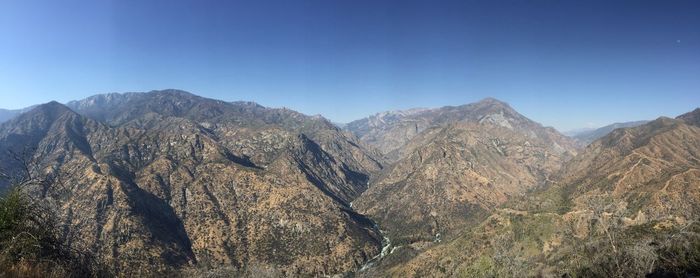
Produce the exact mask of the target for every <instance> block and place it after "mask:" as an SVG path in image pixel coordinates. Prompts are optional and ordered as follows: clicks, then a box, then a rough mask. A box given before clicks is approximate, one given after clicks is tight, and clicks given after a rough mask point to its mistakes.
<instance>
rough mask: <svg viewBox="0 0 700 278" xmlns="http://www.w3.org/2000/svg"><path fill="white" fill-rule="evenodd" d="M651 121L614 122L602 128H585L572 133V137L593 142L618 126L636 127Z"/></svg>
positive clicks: (587, 142) (586, 142)
mask: <svg viewBox="0 0 700 278" xmlns="http://www.w3.org/2000/svg"><path fill="white" fill-rule="evenodd" d="M648 122H649V121H634V122H624V123H614V124H610V125H606V126H604V127H601V128H594V129H590V130H584V131H580V132H576V133H573V134H571V137H572V138H574V139H576V140H578V141H579V142H581V143H583V144H585V145H588V144H590V143H593V141H595V140H597V139H599V138H601V137H603V136H605V135H607V134H608V133H610V132H612V131H613V130H615V129H618V128H626V127H635V126H640V125H643V124H646V123H648Z"/></svg>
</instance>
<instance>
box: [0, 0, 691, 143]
mask: <svg viewBox="0 0 700 278" xmlns="http://www.w3.org/2000/svg"><path fill="white" fill-rule="evenodd" d="M164 88H178V89H184V90H188V91H191V92H193V93H195V94H199V95H203V96H207V97H212V98H218V99H223V100H231V101H233V100H252V101H256V102H259V103H260V104H263V105H266V106H272V107H281V106H285V107H289V108H292V109H295V110H298V111H301V112H304V113H307V114H322V115H324V116H326V117H328V118H330V119H331V120H334V121H338V122H347V121H350V120H354V119H358V118H361V117H364V116H366V115H369V114H373V113H376V112H379V111H384V110H394V109H404V108H411V107H436V106H442V105H459V104H464V103H469V102H473V101H476V100H479V99H481V98H484V97H487V96H492V97H496V98H499V99H501V100H504V101H507V102H509V103H510V104H511V105H512V106H513V107H514V108H516V109H517V110H519V111H520V112H521V113H523V114H524V115H526V116H528V117H530V118H532V119H534V120H536V121H539V122H541V123H543V124H545V125H551V126H554V127H556V128H558V129H561V130H567V129H573V128H579V127H585V126H600V125H604V124H608V123H611V122H615V121H628V120H638V119H652V118H655V117H657V116H659V115H667V116H675V115H677V114H680V113H683V112H686V111H690V110H692V109H693V108H695V107H697V106H700V1H673V0H671V1H666V0H664V1H638V0H633V1H618V0H614V1H607V0H606V1H588V0H587V1H565V0H552V1H526V0H514V1H468V0H463V1H454V2H448V1H378V0H377V1H362V0H360V1H356V0H353V1H333V0H319V1H301V0H293V1H289V0H281V1H260V0H256V1H194V0H193V1H143V0H139V1H125V0H120V1H104V0H90V1H71V0H67V1H54V0H47V1H32V0H21V1H0V107H3V108H19V107H24V106H28V105H31V104H36V103H43V102H47V101H49V100H58V101H62V102H66V101H69V100H73V99H80V98H84V97H87V96H89V95H93V94H97V93H106V92H126V91H148V90H152V89H164Z"/></svg>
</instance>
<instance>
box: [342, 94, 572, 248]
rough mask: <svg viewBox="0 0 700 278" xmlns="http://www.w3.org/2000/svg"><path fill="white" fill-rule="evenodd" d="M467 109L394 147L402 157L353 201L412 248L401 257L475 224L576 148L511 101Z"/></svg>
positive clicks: (538, 180) (546, 175) (397, 242)
mask: <svg viewBox="0 0 700 278" xmlns="http://www.w3.org/2000/svg"><path fill="white" fill-rule="evenodd" d="M461 109H463V110H464V111H460V112H459V114H460V115H461V116H455V113H457V112H455V110H454V109H453V108H449V109H448V110H450V111H451V112H449V113H448V112H445V113H441V115H442V116H440V117H441V120H440V122H441V123H440V124H435V125H433V126H431V127H428V128H425V129H423V130H422V131H421V132H420V133H419V134H417V135H415V136H413V137H412V138H411V139H410V140H408V141H407V142H406V143H404V144H403V146H402V147H401V148H399V149H396V150H394V151H392V152H391V153H390V154H389V155H390V156H393V157H396V158H399V159H398V161H397V162H396V163H394V164H392V165H391V166H390V167H388V168H387V169H386V171H384V172H383V173H382V174H381V175H380V176H378V177H377V178H376V179H375V180H373V182H372V183H371V186H370V188H369V189H368V190H367V191H366V192H365V193H364V194H363V195H362V196H361V197H360V198H358V199H357V200H356V201H355V202H354V203H353V207H354V208H356V209H357V211H358V212H360V213H362V214H365V215H368V216H369V217H371V218H372V219H374V220H375V221H376V222H377V223H378V224H379V226H380V227H381V228H382V230H384V232H385V235H387V236H388V238H389V239H390V240H391V243H392V245H393V246H394V247H396V246H404V247H405V248H400V249H399V250H400V251H399V253H400V254H398V255H395V257H406V256H407V257H410V256H412V254H415V253H416V252H420V251H421V250H423V249H425V248H426V247H427V246H429V245H432V244H434V243H438V242H440V241H445V240H450V239H452V238H454V236H456V235H458V234H459V233H461V232H462V231H463V230H465V229H468V228H470V227H473V226H474V225H476V224H478V223H479V222H481V221H482V220H483V219H485V218H486V217H487V216H488V215H490V214H491V213H492V212H493V211H494V209H495V208H496V207H498V206H499V205H501V204H503V203H504V202H506V201H508V200H509V199H511V198H513V197H516V196H520V195H522V194H524V193H525V192H526V191H528V190H530V189H533V188H535V187H537V186H540V185H542V184H544V183H545V181H547V180H548V179H549V178H550V176H551V175H553V174H554V173H555V172H556V171H557V170H558V169H559V167H560V165H561V164H562V163H563V162H564V161H566V160H568V159H570V158H571V156H572V155H573V153H574V152H575V150H573V148H572V147H571V144H570V143H571V141H569V140H567V139H566V138H565V137H564V136H562V135H560V134H559V133H557V132H556V131H554V130H551V129H547V128H543V127H541V126H540V125H539V124H537V123H534V122H532V121H531V120H529V119H527V118H525V117H524V116H522V115H520V114H518V113H517V112H516V111H514V110H513V109H512V108H510V107H509V106H508V105H507V104H505V103H502V102H499V101H496V100H493V99H487V100H484V101H482V102H479V103H477V104H471V105H466V106H463V107H462V108H461ZM465 115H466V116H465ZM459 119H466V120H459ZM442 121H444V123H443V122H442ZM389 129H391V128H389ZM555 141H559V142H561V144H558V143H556V142H555ZM565 147H566V148H565ZM387 259H388V260H391V258H387Z"/></svg>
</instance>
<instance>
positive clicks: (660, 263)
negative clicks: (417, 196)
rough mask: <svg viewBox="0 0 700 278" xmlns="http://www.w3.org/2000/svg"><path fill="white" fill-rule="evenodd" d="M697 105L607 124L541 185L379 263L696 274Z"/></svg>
mask: <svg viewBox="0 0 700 278" xmlns="http://www.w3.org/2000/svg"><path fill="white" fill-rule="evenodd" d="M698 111H700V110H696V111H694V112H691V113H688V114H684V115H682V116H680V117H679V118H678V119H669V118H659V119H657V120H655V121H652V122H650V123H647V124H645V125H642V126H639V127H635V128H625V129H617V130H615V131H614V132H612V133H611V134H609V135H607V136H605V137H603V138H601V139H599V140H597V141H595V142H594V143H592V144H591V145H589V146H588V147H587V148H586V149H585V150H583V151H582V152H581V153H580V154H579V155H578V156H576V157H575V158H574V159H572V160H571V161H569V162H567V163H565V166H564V167H563V168H562V169H561V170H560V172H559V173H558V174H556V175H555V177H553V178H552V179H553V181H551V182H549V183H548V186H546V187H543V188H540V189H538V190H535V191H533V192H530V193H528V194H526V195H525V196H523V197H520V198H515V199H514V200H512V201H510V202H508V203H506V204H505V205H504V206H502V207H501V208H498V209H496V210H495V213H494V214H492V215H491V216H490V217H488V218H487V219H486V220H485V221H484V222H482V223H481V224H479V225H478V226H476V227H474V228H472V229H469V230H465V231H464V233H463V234H462V235H460V236H459V237H458V238H457V239H455V240H454V241H451V242H449V243H446V244H443V245H439V246H436V247H434V248H431V249H429V250H427V251H425V252H423V253H421V254H418V255H417V256H416V257H415V258H413V259H412V260H410V261H407V262H403V263H400V264H393V265H391V264H385V265H384V266H383V267H384V268H383V269H382V271H384V272H385V274H386V275H391V276H397V277H407V276H425V275H429V276H438V277H451V276H467V277H469V276H513V275H515V276H523V275H525V276H562V275H564V274H568V275H574V276H581V275H583V276H607V277H629V276H644V275H646V274H648V273H650V272H652V271H653V272H656V273H657V274H664V273H679V274H681V275H697V272H696V271H697V269H698V267H700V253H698V252H697V250H698V248H700V223H698V221H697V219H698V218H699V217H700V205H699V204H700V191H698V188H700V160H699V159H700V128H699V127H698V126H696V125H695V124H696V123H697V121H695V120H694V119H697V114H698Z"/></svg>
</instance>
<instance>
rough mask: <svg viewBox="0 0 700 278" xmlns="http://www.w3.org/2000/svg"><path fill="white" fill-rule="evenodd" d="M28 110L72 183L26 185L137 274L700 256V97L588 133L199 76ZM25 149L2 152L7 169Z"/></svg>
mask: <svg viewBox="0 0 700 278" xmlns="http://www.w3.org/2000/svg"><path fill="white" fill-rule="evenodd" d="M13 115H14V116H13V117H12V118H11V119H9V120H7V121H5V122H4V123H2V124H0V152H2V153H14V154H20V155H22V156H24V157H25V158H26V159H27V161H31V162H32V164H33V167H32V168H31V169H29V171H30V172H31V173H32V174H34V175H43V176H51V177H56V179H55V180H57V181H60V182H56V183H38V184H33V185H32V186H31V187H29V188H27V189H26V190H27V192H28V194H30V195H31V196H32V197H33V198H36V199H38V200H41V201H42V202H43V203H46V204H48V205H49V206H50V207H52V208H53V209H54V210H55V211H56V217H57V218H58V220H59V223H60V225H61V227H62V228H61V229H60V231H61V234H60V236H61V237H62V238H64V239H65V240H66V241H67V242H68V243H69V244H70V245H71V246H72V247H73V248H76V249H81V250H84V251H85V252H88V253H90V254H95V257H97V258H99V260H100V261H101V262H102V263H104V264H105V265H107V266H109V268H110V271H111V272H110V273H118V276H171V275H181V276H195V277H200V276H201V277H219V276H222V277H226V276H231V275H233V276H244V277H246V276H250V277H260V276H271V277H280V276H284V277H298V276H305V277H310V276H333V275H338V276H339V277H355V276H356V277H385V276H393V277H426V276H427V277H455V276H464V277H502V276H505V277H508V276H546V277H554V276H558V277H563V276H608V277H614V276H618V277H625V276H628V275H631V276H638V275H641V276H643V275H647V274H650V273H656V274H659V275H661V274H664V273H676V274H684V275H695V274H697V272H694V271H696V270H697V269H700V254H698V252H694V251H693V250H700V224H698V223H697V219H698V217H700V191H698V188H700V182H699V181H700V159H699V157H700V109H696V110H695V111H692V112H689V113H686V114H684V115H681V116H679V117H677V118H665V117H661V118H658V119H656V120H653V121H649V122H635V123H629V124H617V125H611V126H608V127H604V128H601V129H599V130H596V131H593V132H589V133H586V134H585V135H583V134H579V135H577V136H575V138H571V137H567V136H564V135H562V134H560V133H559V132H558V131H556V130H555V129H553V128H549V127H544V126H542V125H541V124H539V123H536V122H534V121H532V120H530V119H528V118H527V117H525V116H523V115H521V114H520V113H518V112H517V111H515V110H514V109H513V108H512V107H510V105H508V104H507V103H504V102H502V101H499V100H496V99H492V98H487V99H484V100H481V101H478V102H476V103H471V104H466V105H460V106H447V107H441V108H432V109H422V108H421V109H412V110H406V111H393V112H383V113H379V114H375V115H372V116H369V117H367V118H364V119H360V120H357V121H353V122H351V123H348V124H347V125H344V126H343V127H342V128H341V127H339V126H338V125H337V124H334V123H331V122H330V121H328V120H326V119H325V118H323V117H320V116H307V115H304V114H301V113H298V112H295V111H292V110H289V109H277V108H267V107H263V106H261V105H258V104H256V103H252V102H225V101H220V100H214V99H208V98H203V97H199V96H196V95H193V94H191V93H188V92H184V91H180V90H161V91H151V92H147V93H123V94H118V93H113V94H103V95H96V96H92V97H89V98H86V99H83V100H77V101H72V102H69V103H67V104H65V105H64V104H60V103H57V102H50V103H46V104H42V105H38V106H36V107H34V108H33V109H31V110H29V111H24V112H23V113H19V112H17V113H15V114H13ZM24 166H25V164H23V163H21V161H17V160H13V159H10V156H5V158H4V159H1V160H0V169H2V171H3V172H4V173H21V172H22V171H23V170H26V167H24ZM10 185H11V184H10V181H7V180H4V181H0V186H2V187H8V186H10ZM635 271H636V272H635ZM626 274H627V275H626Z"/></svg>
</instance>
